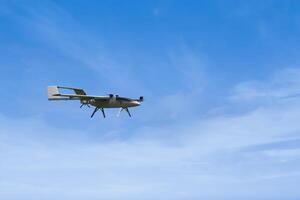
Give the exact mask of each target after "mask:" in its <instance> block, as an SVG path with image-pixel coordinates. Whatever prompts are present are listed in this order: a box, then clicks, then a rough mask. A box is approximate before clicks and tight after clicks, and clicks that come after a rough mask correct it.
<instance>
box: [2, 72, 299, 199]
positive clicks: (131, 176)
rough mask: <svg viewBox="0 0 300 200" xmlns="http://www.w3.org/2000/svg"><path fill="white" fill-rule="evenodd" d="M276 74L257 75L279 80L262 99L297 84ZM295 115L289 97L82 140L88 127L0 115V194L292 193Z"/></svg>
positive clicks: (231, 196) (227, 195) (296, 170)
mask: <svg viewBox="0 0 300 200" xmlns="http://www.w3.org/2000/svg"><path fill="white" fill-rule="evenodd" d="M287 71H289V73H292V74H291V75H288V77H292V76H293V75H295V77H297V73H294V72H297V70H295V69H293V70H287ZM285 74H286V70H284V71H281V72H278V76H277V75H275V76H274V77H275V78H272V79H271V80H269V81H266V82H265V84H270V83H274V82H276V83H277V84H276V85H277V86H278V87H270V88H269V89H268V93H267V94H269V96H267V97H266V98H273V97H272V95H273V94H274V93H276V91H277V89H278V88H286V91H283V89H282V91H283V92H282V93H283V95H286V94H287V93H289V92H288V91H290V90H291V88H294V87H296V86H297V84H298V82H297V81H292V82H291V81H290V79H287V80H284V78H283V77H285ZM277 77H281V78H277ZM287 82H288V84H287ZM261 84H264V82H261ZM242 85H243V84H242ZM251 90H259V91H260V88H258V89H257V88H256V86H254V88H251ZM239 92H241V94H243V93H244V91H239ZM236 95H237V96H239V95H238V94H236ZM239 101H240V103H243V101H244V100H243V99H239ZM245 103H247V101H245ZM299 118H300V103H299V101H298V99H295V98H293V99H290V100H288V101H286V100H282V99H280V98H279V99H278V101H276V102H275V103H274V102H272V103H271V104H266V103H262V104H259V105H257V107H255V108H254V109H253V110H251V111H247V112H245V113H243V114H236V115H232V116H230V117H228V116H226V115H221V116H215V117H210V118H208V119H205V120H203V119H195V120H192V121H190V122H184V123H180V124H177V125H174V124H171V125H165V126H159V127H155V126H154V127H151V126H150V127H140V128H137V129H136V130H135V131H133V133H132V136H131V137H128V138H126V139H124V138H123V139H122V138H119V139H117V140H116V139H114V140H101V138H98V139H95V138H93V137H91V135H93V133H89V132H85V131H74V130H67V129H57V128H54V127H51V126H49V125H48V124H47V123H45V122H44V121H42V120H36V119H23V120H22V119H21V120H16V119H9V118H7V117H5V116H1V118H0V124H1V131H0V137H1V143H0V148H1V154H0V159H1V165H0V173H1V183H0V184H1V188H2V189H1V190H0V196H1V197H3V198H4V199H19V197H20V195H22V196H24V197H26V198H27V199H38V198H41V197H44V198H45V199H57V198H64V199H86V198H89V199H99V198H105V199H119V198H122V199H153V198H154V199H166V198H168V199H197V198H206V199H240V198H243V199H247V198H248V199H279V197H280V198H281V197H283V196H284V197H285V198H287V199H288V198H296V197H297V196H299V195H300V194H299V193H298V192H297V191H298V190H297V189H296V188H295V187H296V186H295V185H297V184H295V183H296V182H298V181H299V174H300V171H299V165H300V162H299V158H300V157H299V156H300V154H299V146H298V145H297V143H296V146H295V142H297V141H299V131H300V126H299V123H298V121H299ZM16 125H17V126H16ZM286 141H289V142H286ZM292 143H294V145H291V144H292ZM279 144H281V146H280V145H279ZM216 188H218V189H216ZM254 194H255V195H254ZM283 194H284V195H283ZM260 197H261V198H260ZM262 197H263V198H262ZM26 198H25V199H26Z"/></svg>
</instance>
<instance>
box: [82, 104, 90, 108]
mask: <svg viewBox="0 0 300 200" xmlns="http://www.w3.org/2000/svg"><path fill="white" fill-rule="evenodd" d="M83 106H87V107H89V108H90V107H91V106H90V105H89V104H87V103H83V104H81V106H80V108H82V107H83Z"/></svg>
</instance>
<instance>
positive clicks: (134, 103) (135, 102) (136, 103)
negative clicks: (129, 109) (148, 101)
mask: <svg viewBox="0 0 300 200" xmlns="http://www.w3.org/2000/svg"><path fill="white" fill-rule="evenodd" d="M132 104H133V105H134V106H139V105H140V104H141V103H140V102H138V101H133V102H132Z"/></svg>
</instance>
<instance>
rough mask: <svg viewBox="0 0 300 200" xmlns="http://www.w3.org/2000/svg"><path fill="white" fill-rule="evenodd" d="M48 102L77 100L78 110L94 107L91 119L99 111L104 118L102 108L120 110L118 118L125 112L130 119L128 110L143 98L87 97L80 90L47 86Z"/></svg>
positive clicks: (137, 104)
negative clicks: (71, 92)
mask: <svg viewBox="0 0 300 200" xmlns="http://www.w3.org/2000/svg"><path fill="white" fill-rule="evenodd" d="M59 89H64V90H71V91H73V92H74V93H75V94H61V93H60V91H59ZM48 100H79V101H80V103H81V106H80V108H81V107H82V106H84V105H86V106H88V107H90V106H93V107H95V109H94V111H93V113H92V115H91V117H93V116H94V115H95V113H96V112H97V111H98V110H101V111H102V114H103V117H104V118H105V112H104V108H120V110H119V113H118V116H119V115H120V113H121V112H122V111H123V110H125V111H126V112H127V113H128V115H129V117H131V114H130V112H129V110H128V108H129V107H136V106H140V105H141V103H142V102H143V100H144V97H142V96H141V97H140V98H139V99H131V98H126V97H119V96H118V95H113V94H109V95H108V96H92V95H87V94H86V92H85V91H84V90H83V89H80V88H71V87H63V86H48Z"/></svg>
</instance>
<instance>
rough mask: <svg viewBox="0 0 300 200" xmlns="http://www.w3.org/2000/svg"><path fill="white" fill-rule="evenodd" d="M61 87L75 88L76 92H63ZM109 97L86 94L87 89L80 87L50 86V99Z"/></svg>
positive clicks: (104, 98)
mask: <svg viewBox="0 0 300 200" xmlns="http://www.w3.org/2000/svg"><path fill="white" fill-rule="evenodd" d="M59 89H65V90H73V91H74V93H75V94H61V93H60V91H59ZM109 98H110V97H109V96H91V95H86V93H85V91H84V90H83V89H80V88H70V87H63V86H48V100H88V99H102V100H108V99H109Z"/></svg>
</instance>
